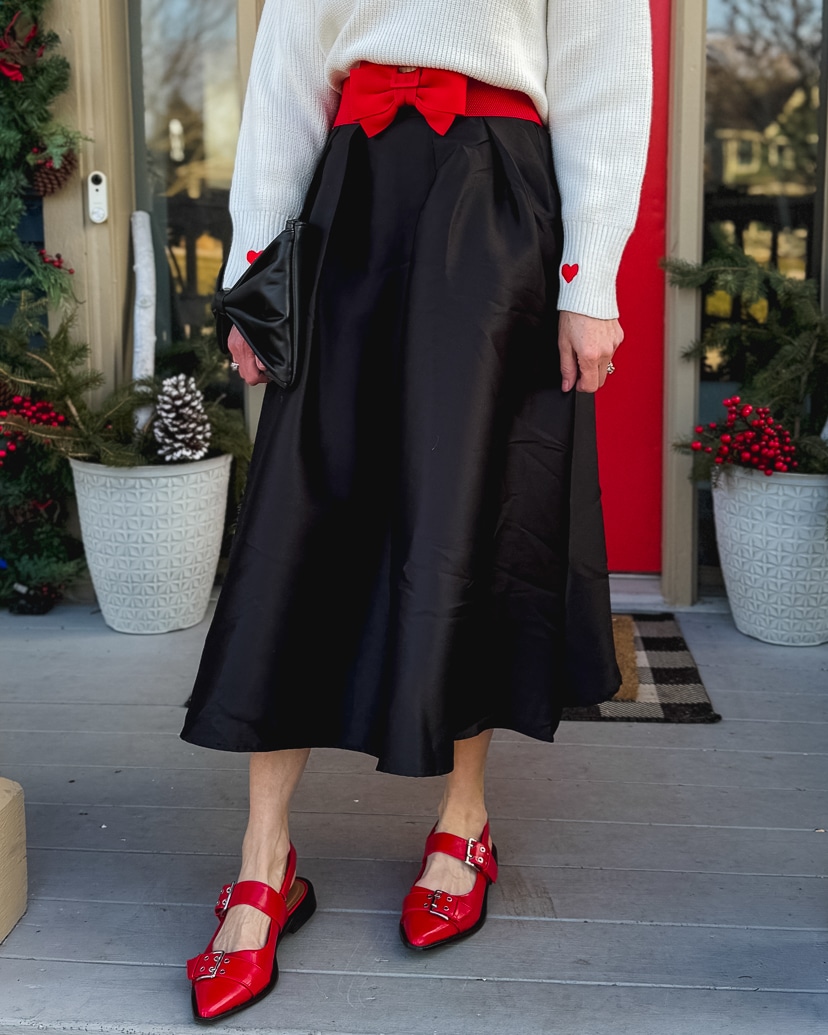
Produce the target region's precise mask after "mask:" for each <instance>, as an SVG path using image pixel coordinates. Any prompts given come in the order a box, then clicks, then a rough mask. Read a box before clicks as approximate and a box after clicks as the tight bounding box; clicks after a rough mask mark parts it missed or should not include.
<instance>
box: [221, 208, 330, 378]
mask: <svg viewBox="0 0 828 1035" xmlns="http://www.w3.org/2000/svg"><path fill="white" fill-rule="evenodd" d="M316 241H317V231H316V230H315V228H314V227H312V226H311V225H310V224H309V223H305V222H302V221H301V220H299V219H289V220H288V221H287V223H286V225H285V229H284V230H283V231H282V232H281V233H280V234H279V235H278V236H277V237H275V238H274V239H273V240H272V241H271V242H270V244H269V245H268V246H267V247H266V248H265V250H264V251H263V252H262V253H261V255H259V256H258V258H257V259H255V261H254V262H252V263H251V264H250V266H248V268H247V269H246V270H245V272H244V273H243V274H242V276H241V277H240V279H239V280H238V281H237V282H236V283H235V284H234V285H233V286H232V287H231V288H227V290H224V289H221V288H219V290H218V291H216V293H215V296H214V297H213V305H212V309H213V316H214V317H215V319H216V333H217V335H218V340H219V345H220V346H221V348H222V349H223V350H224V351H225V352H229V348H228V345H227V339H228V337H229V335H230V331H231V329H232V328H233V326H235V327H236V328H237V329H238V331H239V333H240V334H241V336H242V337H243V338H244V340H245V341H246V342H247V343H248V345H249V346H250V348H251V349H252V350H253V352H254V353H255V354H256V356H258V358H259V359H260V360H261V362H262V363H263V364H264V366H265V371H266V373H267V375H268V377H270V378H271V380H273V381H275V382H276V383H277V384H278V385H281V387H282V388H292V387H293V386H294V385H295V384H296V381H297V379H298V377H299V373H300V371H301V369H302V358H303V354H304V353H303V350H304V348H305V338H306V336H307V333H308V315H309V302H310V295H311V289H312V284H313V279H314V276H315V272H316V254H317V248H316Z"/></svg>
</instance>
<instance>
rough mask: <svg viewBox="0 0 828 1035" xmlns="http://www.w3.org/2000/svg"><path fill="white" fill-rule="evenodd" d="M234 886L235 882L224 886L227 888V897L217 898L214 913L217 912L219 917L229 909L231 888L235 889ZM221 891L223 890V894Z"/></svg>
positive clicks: (231, 894) (231, 895)
mask: <svg viewBox="0 0 828 1035" xmlns="http://www.w3.org/2000/svg"><path fill="white" fill-rule="evenodd" d="M235 886H236V882H235V881H233V883H232V884H229V885H226V887H227V897H226V898H222V897H221V896H219V900H218V909H217V910H216V912H218V913H219V915H221V914H222V913H226V912H227V910H228V909H229V908H230V899H231V898H232V897H233V888H235ZM223 890H224V889H222V892H223Z"/></svg>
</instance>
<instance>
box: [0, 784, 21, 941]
mask: <svg viewBox="0 0 828 1035" xmlns="http://www.w3.org/2000/svg"><path fill="white" fill-rule="evenodd" d="M26 888H27V882H26V817H25V813H24V811H23V788H22V787H21V786H20V784H19V783H13V782H12V781H11V780H5V779H3V778H2V777H0V942H2V941H3V939H4V938H5V937H6V935H7V934H8V933H9V931H11V929H12V928H13V927H14V925H15V924H16V923H17V921H18V920H19V919H20V917H21V916H23V914H24V913H25V912H26Z"/></svg>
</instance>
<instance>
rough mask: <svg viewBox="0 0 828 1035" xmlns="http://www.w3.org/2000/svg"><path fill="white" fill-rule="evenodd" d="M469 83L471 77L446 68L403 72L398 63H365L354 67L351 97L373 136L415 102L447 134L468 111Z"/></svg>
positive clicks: (356, 113)
mask: <svg viewBox="0 0 828 1035" xmlns="http://www.w3.org/2000/svg"><path fill="white" fill-rule="evenodd" d="M467 86H468V77H467V76H464V75H461V74H460V73H459V72H450V71H448V70H447V69H443V68H415V69H414V71H413V72H400V71H399V69H398V68H397V67H396V66H395V65H375V64H369V63H368V62H363V63H362V64H361V65H360V66H359V68H352V69H351V74H350V86H349V87H348V90H349V98H348V99H349V102H350V107H351V112H352V113H353V117H354V119H355V120H356V121H357V122H359V123H360V125H361V126H362V128H363V129H364V130H365V132H366V134H367V135H368V136H369V137H373V136H376V135H377V133H381V132H382V131H383V130H384V129H385V128H386V127H387V126H390V125H391V123H392V122H393V121H394V118H395V116H396V114H397V112H398V111H399V110H400V108H401V107H402V106H403V105H404V104H412V105H413V106H414V107H415V108H416V109H417V111H419V112H420V114H421V115H423V116H424V118H425V120H426V121H427V122H428V124H429V126H431V128H432V129H433V130H434V131H435V132H437V133H439V134H440V136H444V135H445V134H446V133H447V132H448V130H449V127H450V126H451V124H452V122H454V118H455V116H456V115H464V114H465V113H466V88H467Z"/></svg>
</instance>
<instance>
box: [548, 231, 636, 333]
mask: <svg viewBox="0 0 828 1035" xmlns="http://www.w3.org/2000/svg"><path fill="white" fill-rule="evenodd" d="M631 232H632V230H631V229H627V228H626V227H619V226H603V225H601V224H599V223H583V222H578V221H577V220H566V219H565V220H564V251H563V260H562V262H561V270H560V280H561V287H560V295H559V297H558V309H561V310H567V311H568V312H571V313H582V314H583V315H584V316H593V317H595V318H597V319H599V320H615V319H617V318H618V302H617V301H616V296H615V281H616V278H617V277H618V267H619V266H620V265H621V256H622V255H623V253H624V248H625V246H626V244H627V240H628V239H629V236H630V234H631Z"/></svg>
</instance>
